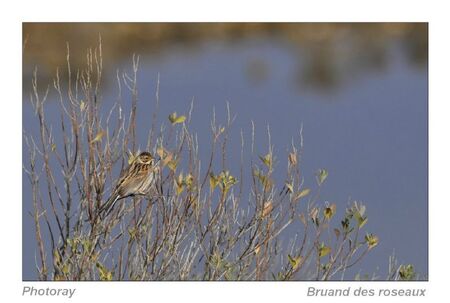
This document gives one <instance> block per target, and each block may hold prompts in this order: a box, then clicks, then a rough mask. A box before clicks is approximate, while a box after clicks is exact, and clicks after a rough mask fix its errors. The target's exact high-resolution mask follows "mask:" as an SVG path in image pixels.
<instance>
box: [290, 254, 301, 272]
mask: <svg viewBox="0 0 450 303" xmlns="http://www.w3.org/2000/svg"><path fill="white" fill-rule="evenodd" d="M288 259H289V263H290V264H291V266H292V269H294V270H296V269H297V268H298V266H299V265H300V264H301V261H302V257H301V256H298V257H292V256H291V255H288Z"/></svg>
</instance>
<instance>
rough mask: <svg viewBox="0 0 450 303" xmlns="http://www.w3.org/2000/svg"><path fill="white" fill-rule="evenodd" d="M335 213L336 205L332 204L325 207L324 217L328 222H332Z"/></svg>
mask: <svg viewBox="0 0 450 303" xmlns="http://www.w3.org/2000/svg"><path fill="white" fill-rule="evenodd" d="M335 213H336V204H331V205H330V206H327V207H325V209H324V210H323V215H324V217H325V218H326V219H327V220H330V219H331V218H332V217H333V216H334V214H335Z"/></svg>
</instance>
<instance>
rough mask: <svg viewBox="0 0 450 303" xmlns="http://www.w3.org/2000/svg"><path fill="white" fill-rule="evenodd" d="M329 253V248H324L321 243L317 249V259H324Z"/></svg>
mask: <svg viewBox="0 0 450 303" xmlns="http://www.w3.org/2000/svg"><path fill="white" fill-rule="evenodd" d="M330 252H331V248H330V247H328V246H324V245H323V243H322V245H321V246H320V247H319V258H321V257H325V256H326V255H328V254H329V253H330Z"/></svg>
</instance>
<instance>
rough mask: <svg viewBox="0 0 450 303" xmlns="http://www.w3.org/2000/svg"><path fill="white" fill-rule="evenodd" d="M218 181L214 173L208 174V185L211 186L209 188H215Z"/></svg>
mask: <svg viewBox="0 0 450 303" xmlns="http://www.w3.org/2000/svg"><path fill="white" fill-rule="evenodd" d="M218 183H219V179H218V178H217V177H216V176H214V174H213V173H212V172H211V173H210V174H209V186H210V187H211V190H214V188H216V186H217V184H218Z"/></svg>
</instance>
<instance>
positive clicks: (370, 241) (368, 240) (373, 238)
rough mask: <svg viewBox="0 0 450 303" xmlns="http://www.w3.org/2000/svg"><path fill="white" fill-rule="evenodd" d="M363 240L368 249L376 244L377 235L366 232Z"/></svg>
mask: <svg viewBox="0 0 450 303" xmlns="http://www.w3.org/2000/svg"><path fill="white" fill-rule="evenodd" d="M365 240H366V243H367V246H368V247H369V249H372V248H374V247H375V246H377V245H378V237H377V236H375V235H373V234H367V235H366V236H365Z"/></svg>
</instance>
